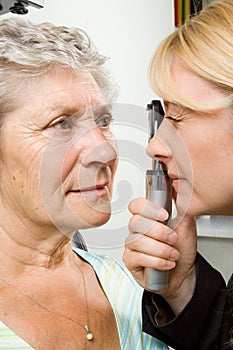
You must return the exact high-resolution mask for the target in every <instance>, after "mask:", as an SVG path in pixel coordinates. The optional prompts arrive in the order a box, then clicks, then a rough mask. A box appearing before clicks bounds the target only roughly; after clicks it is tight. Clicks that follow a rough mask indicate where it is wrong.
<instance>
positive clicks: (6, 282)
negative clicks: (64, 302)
mask: <svg viewBox="0 0 233 350" xmlns="http://www.w3.org/2000/svg"><path fill="white" fill-rule="evenodd" d="M74 264H75V266H76V267H77V268H78V270H79V271H80V273H81V276H82V282H83V289H84V296H85V310H86V317H87V324H86V325H84V326H83V325H82V324H81V323H79V322H77V321H76V320H73V319H72V318H71V317H69V316H66V315H63V314H62V313H60V312H58V311H53V310H50V309H49V308H47V307H45V306H44V305H42V304H41V303H40V302H39V301H38V300H36V299H34V298H33V297H31V296H30V295H29V294H27V293H26V292H25V291H24V290H22V289H20V288H18V287H16V286H15V285H14V284H13V283H11V282H10V281H8V280H7V279H3V278H2V277H0V280H1V281H2V282H3V283H5V284H7V285H8V286H10V287H12V288H14V289H15V290H17V291H18V292H19V293H21V294H22V295H24V296H25V297H26V298H27V299H29V300H31V301H32V302H34V303H35V304H36V305H38V306H39V307H40V308H41V309H43V310H46V311H47V312H49V313H51V314H53V315H56V316H59V317H62V318H64V319H66V320H68V321H71V322H73V323H75V324H76V325H78V326H79V327H81V328H83V329H84V330H85V331H86V338H87V340H93V339H94V335H93V333H91V332H90V331H89V326H88V324H89V312H88V303H87V288H86V282H85V278H84V274H83V271H82V269H81V268H80V267H79V266H78V265H77V263H76V261H75V259H74Z"/></svg>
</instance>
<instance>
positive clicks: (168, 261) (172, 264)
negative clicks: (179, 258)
mask: <svg viewBox="0 0 233 350" xmlns="http://www.w3.org/2000/svg"><path fill="white" fill-rule="evenodd" d="M167 266H168V267H175V266H176V263H175V262H174V261H170V260H167Z"/></svg>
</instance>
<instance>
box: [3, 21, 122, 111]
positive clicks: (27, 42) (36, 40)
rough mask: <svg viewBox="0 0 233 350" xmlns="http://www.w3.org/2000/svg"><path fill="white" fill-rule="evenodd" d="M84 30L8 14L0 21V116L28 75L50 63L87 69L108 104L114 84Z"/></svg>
mask: <svg viewBox="0 0 233 350" xmlns="http://www.w3.org/2000/svg"><path fill="white" fill-rule="evenodd" d="M107 59H108V58H107V57H105V56H103V55H100V54H99V53H98V51H97V49H96V47H95V45H94V44H93V43H92V41H91V40H90V38H89V36H88V35H87V33H86V32H85V31H84V30H82V29H79V28H69V27H65V26H56V25H54V24H52V23H48V22H44V23H40V24H34V23H32V22H30V21H27V20H24V19H21V18H18V17H12V18H7V19H3V20H1V21H0V117H2V116H4V114H5V113H6V112H8V111H10V110H11V109H12V108H13V107H14V105H15V103H16V94H17V93H18V92H19V90H20V87H22V84H23V83H25V82H26V81H27V79H28V78H33V77H39V76H41V75H44V74H46V73H47V72H49V71H50V70H51V69H52V67H53V66H55V65H59V66H62V67H68V68H70V69H72V70H73V72H75V73H77V72H89V73H90V74H91V75H92V76H93V78H94V79H95V81H96V83H97V84H98V86H99V87H100V89H101V91H102V92H103V94H104V96H105V97H106V99H107V100H108V102H109V103H112V102H113V101H114V99H115V98H116V96H117V91H118V86H117V84H116V83H115V82H114V81H113V79H112V78H111V76H110V74H109V72H108V71H107V70H106V67H105V66H104V65H105V62H106V60H107Z"/></svg>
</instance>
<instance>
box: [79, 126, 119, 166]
mask: <svg viewBox="0 0 233 350" xmlns="http://www.w3.org/2000/svg"><path fill="white" fill-rule="evenodd" d="M79 159H80V161H81V163H82V165H83V166H85V167H87V166H89V165H90V164H93V163H96V164H97V163H99V165H108V166H110V165H112V164H113V163H114V162H115V161H116V160H117V143H116V140H115V139H114V138H113V137H112V138H107V137H105V135H104V134H103V133H102V131H101V130H100V129H99V128H98V127H94V128H92V129H90V130H88V131H87V133H86V135H85V143H83V145H82V152H81V153H80V157H79Z"/></svg>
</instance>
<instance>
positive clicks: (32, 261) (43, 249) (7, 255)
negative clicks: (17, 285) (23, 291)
mask: <svg viewBox="0 0 233 350" xmlns="http://www.w3.org/2000/svg"><path fill="white" fill-rule="evenodd" d="M45 232H46V231H45V228H40V229H39V228H38V229H37V230H36V232H35V231H31V230H30V231H29V230H27V229H26V228H25V227H21V228H19V227H18V228H17V229H14V230H12V228H11V229H6V228H3V227H0V242H1V245H0V274H1V273H3V274H4V275H6V274H7V275H8V276H12V277H18V276H19V275H20V274H24V273H28V270H30V271H32V270H33V269H36V271H38V268H40V269H41V270H44V269H55V268H56V267H58V266H62V265H64V264H66V263H69V261H70V259H71V255H72V245H71V240H70V238H68V237H66V236H65V235H63V234H61V233H60V232H57V231H56V230H55V231H53V232H51V231H50V232H49V233H48V231H47V236H45Z"/></svg>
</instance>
